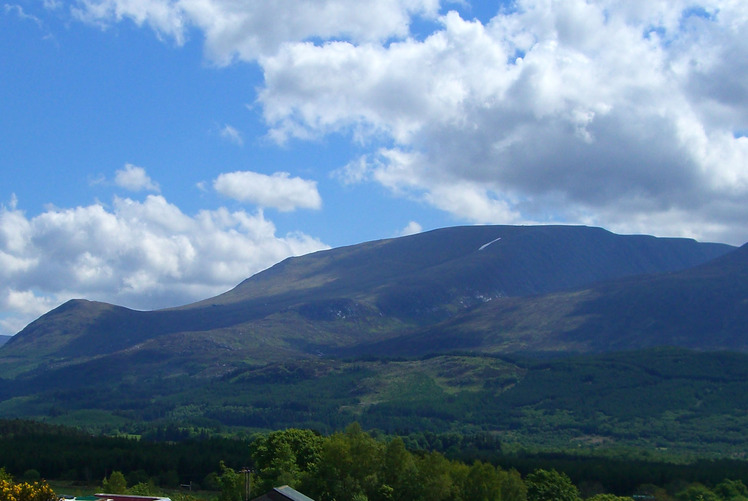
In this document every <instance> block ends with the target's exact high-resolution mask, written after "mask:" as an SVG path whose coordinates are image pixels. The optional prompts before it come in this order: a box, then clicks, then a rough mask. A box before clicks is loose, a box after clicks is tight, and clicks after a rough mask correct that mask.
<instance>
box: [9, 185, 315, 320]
mask: <svg viewBox="0 0 748 501" xmlns="http://www.w3.org/2000/svg"><path fill="white" fill-rule="evenodd" d="M275 233H276V229H275V226H274V225H273V223H272V222H271V221H269V220H267V219H266V218H265V216H264V214H263V213H262V211H257V212H255V213H248V212H245V211H233V212H232V211H229V210H227V209H225V208H220V209H217V210H212V211H209V210H203V211H200V212H199V213H197V214H196V215H194V216H190V215H187V214H184V213H183V212H182V211H181V210H180V209H179V208H178V207H176V206H175V205H173V204H170V203H169V202H168V201H167V200H166V199H165V198H163V197H162V196H160V195H149V196H148V197H147V198H146V199H145V200H144V201H136V200H132V199H130V198H116V199H115V200H114V202H113V205H112V208H111V209H107V208H105V207H104V206H102V205H100V204H94V205H89V206H82V207H75V208H70V209H49V210H47V211H46V212H43V213H41V214H39V215H37V216H34V217H27V216H26V215H25V213H24V212H23V211H22V210H20V209H18V208H17V207H15V206H11V207H2V208H0V311H6V312H10V313H8V314H7V315H6V316H4V317H2V318H1V319H0V328H1V329H2V333H3V334H14V333H15V332H16V331H17V330H18V329H19V328H20V327H22V326H23V325H25V324H26V323H28V322H29V321H31V320H33V319H34V318H35V317H36V316H38V315H40V314H42V313H44V312H45V311H48V310H49V309H50V308H52V307H54V306H56V305H58V304H60V303H61V302H63V301H65V300H67V299H70V298H74V297H85V298H88V299H95V300H101V301H107V302H113V303H116V304H121V305H125V306H129V307H132V308H141V309H153V308H159V307H166V306H174V305H177V304H184V303H187V302H190V301H194V300H199V299H204V298H206V297H210V296H212V295H215V294H218V293H220V292H223V291H225V290H227V289H229V288H231V287H233V286H234V285H236V284H237V283H238V282H240V281H241V280H242V279H244V278H246V277H248V276H251V275H252V274H254V273H256V272H258V271H261V270H262V269H264V268H267V267H268V266H270V265H272V264H274V263H276V262H278V261H279V260H281V259H283V258H285V257H288V256H291V255H301V254H306V253H308V252H312V251H315V250H320V249H322V248H325V247H326V246H325V245H324V244H323V243H322V242H320V241H319V240H317V239H314V238H312V237H310V236H307V235H305V234H303V233H294V234H289V235H286V236H282V237H281V236H277V235H276V234H275Z"/></svg>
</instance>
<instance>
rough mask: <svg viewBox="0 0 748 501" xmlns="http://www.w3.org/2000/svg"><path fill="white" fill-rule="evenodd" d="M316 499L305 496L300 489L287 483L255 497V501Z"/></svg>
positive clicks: (309, 500) (306, 500) (303, 500)
mask: <svg viewBox="0 0 748 501" xmlns="http://www.w3.org/2000/svg"><path fill="white" fill-rule="evenodd" d="M287 500H288V501H314V500H313V499H312V498H310V497H309V496H305V495H304V494H302V493H300V492H299V491H297V490H295V489H292V488H291V487H289V486H287V485H283V486H281V487H276V488H274V489H273V490H272V491H270V492H267V493H265V494H263V495H262V496H260V497H258V498H255V499H254V500H253V501H287Z"/></svg>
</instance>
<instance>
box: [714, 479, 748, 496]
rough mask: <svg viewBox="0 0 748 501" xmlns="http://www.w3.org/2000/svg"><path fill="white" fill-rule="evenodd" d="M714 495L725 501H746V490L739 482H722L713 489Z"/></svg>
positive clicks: (747, 493) (747, 492)
mask: <svg viewBox="0 0 748 501" xmlns="http://www.w3.org/2000/svg"><path fill="white" fill-rule="evenodd" d="M714 493H715V494H716V495H718V496H719V497H720V498H722V499H724V500H726V501H748V488H746V486H745V484H744V483H743V482H741V481H740V480H727V479H725V480H723V481H722V482H720V483H718V484H717V485H716V487H714Z"/></svg>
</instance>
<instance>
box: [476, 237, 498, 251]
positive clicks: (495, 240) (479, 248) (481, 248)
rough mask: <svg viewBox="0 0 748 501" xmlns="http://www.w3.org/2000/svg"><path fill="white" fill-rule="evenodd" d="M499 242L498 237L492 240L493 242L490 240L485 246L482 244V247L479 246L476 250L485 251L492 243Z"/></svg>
mask: <svg viewBox="0 0 748 501" xmlns="http://www.w3.org/2000/svg"><path fill="white" fill-rule="evenodd" d="M499 240H501V237H499V238H496V239H494V240H491V241H490V242H488V243H487V244H483V245H481V246H480V247H478V250H479V251H482V250H483V249H485V248H486V247H488V246H489V245H491V244H494V243H496V242H498V241H499Z"/></svg>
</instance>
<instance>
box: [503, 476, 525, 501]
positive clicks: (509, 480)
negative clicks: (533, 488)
mask: <svg viewBox="0 0 748 501" xmlns="http://www.w3.org/2000/svg"><path fill="white" fill-rule="evenodd" d="M499 476H500V477H501V501H527V486H526V485H525V482H524V481H523V480H522V476H521V475H520V474H519V472H518V471H517V470H515V469H511V470H509V471H499Z"/></svg>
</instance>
